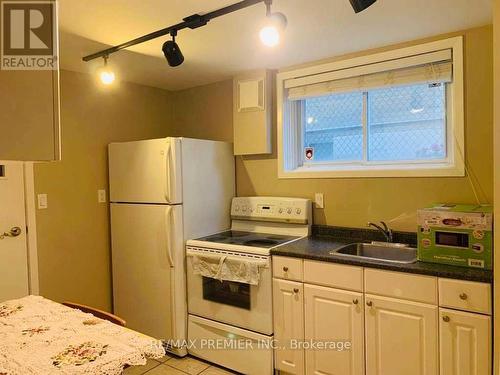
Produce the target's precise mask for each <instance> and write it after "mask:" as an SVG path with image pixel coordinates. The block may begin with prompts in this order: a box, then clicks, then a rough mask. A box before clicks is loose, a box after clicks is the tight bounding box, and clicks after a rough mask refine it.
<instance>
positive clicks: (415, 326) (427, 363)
mask: <svg viewBox="0 0 500 375" xmlns="http://www.w3.org/2000/svg"><path fill="white" fill-rule="evenodd" d="M365 301H366V306H365V332H366V375H402V374H404V375H437V374H438V372H439V366H438V334H437V333H438V307H437V306H433V305H426V304H423V303H419V302H412V301H404V300H399V299H393V298H388V297H379V296H374V295H370V294H367V295H366V296H365Z"/></svg>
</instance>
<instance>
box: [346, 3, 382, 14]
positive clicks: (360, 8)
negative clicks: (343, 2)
mask: <svg viewBox="0 0 500 375" xmlns="http://www.w3.org/2000/svg"><path fill="white" fill-rule="evenodd" d="M349 1H350V2H351V5H352V7H353V9H354V12H356V13H359V12H362V11H364V10H365V9H366V8H368V7H369V6H370V5H372V4H373V3H374V2H376V1H377V0H349Z"/></svg>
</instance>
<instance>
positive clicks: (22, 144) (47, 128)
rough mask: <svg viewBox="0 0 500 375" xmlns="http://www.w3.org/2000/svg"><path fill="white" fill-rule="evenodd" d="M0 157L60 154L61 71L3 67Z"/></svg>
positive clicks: (46, 157)
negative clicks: (8, 68) (4, 68)
mask: <svg viewBox="0 0 500 375" xmlns="http://www.w3.org/2000/svg"><path fill="white" fill-rule="evenodd" d="M0 132H1V134H2V136H1V137H0V160H28V161H29V160H31V161H47V160H58V159H59V158H60V144H59V143H60V139H59V138H60V129H59V74H58V72H57V71H47V70H35V71H28V70H0Z"/></svg>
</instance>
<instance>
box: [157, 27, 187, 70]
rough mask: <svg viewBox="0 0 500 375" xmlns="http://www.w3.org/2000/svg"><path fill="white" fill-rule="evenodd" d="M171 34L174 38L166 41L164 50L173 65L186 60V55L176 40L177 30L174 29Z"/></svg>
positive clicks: (169, 62)
mask: <svg viewBox="0 0 500 375" xmlns="http://www.w3.org/2000/svg"><path fill="white" fill-rule="evenodd" d="M170 35H171V36H172V40H167V41H166V42H165V43H163V47H162V51H163V54H164V55H165V58H166V59H167V61H168V65H170V66H172V67H174V66H179V65H181V64H182V63H183V62H184V55H183V54H182V52H181V49H180V48H179V46H178V45H177V43H176V42H175V37H176V36H177V31H176V30H173V31H172V32H170Z"/></svg>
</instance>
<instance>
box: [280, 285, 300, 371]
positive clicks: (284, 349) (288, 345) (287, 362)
mask: <svg viewBox="0 0 500 375" xmlns="http://www.w3.org/2000/svg"><path fill="white" fill-rule="evenodd" d="M273 318H274V339H275V340H276V345H277V346H278V347H279V348H277V349H275V351H274V359H275V365H274V367H275V368H276V369H277V370H281V371H284V372H285V373H287V374H294V375H300V374H304V350H303V349H294V348H293V347H292V344H293V343H294V342H295V343H302V342H303V341H304V287H303V284H302V283H296V282H294V281H287V280H280V279H274V280H273Z"/></svg>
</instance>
